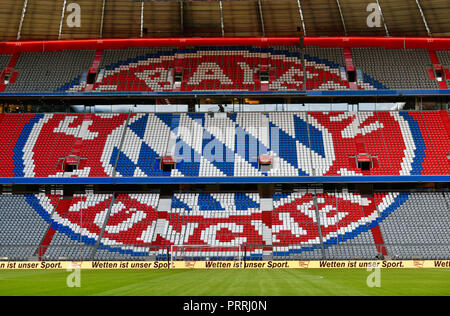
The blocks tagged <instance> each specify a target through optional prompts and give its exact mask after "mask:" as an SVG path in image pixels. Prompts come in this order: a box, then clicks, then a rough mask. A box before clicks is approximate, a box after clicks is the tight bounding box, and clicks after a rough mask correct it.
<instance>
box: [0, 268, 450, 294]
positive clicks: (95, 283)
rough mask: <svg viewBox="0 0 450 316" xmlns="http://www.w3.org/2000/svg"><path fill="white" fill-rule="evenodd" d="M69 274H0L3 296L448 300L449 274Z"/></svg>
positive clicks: (443, 271) (425, 271)
mask: <svg viewBox="0 0 450 316" xmlns="http://www.w3.org/2000/svg"><path fill="white" fill-rule="evenodd" d="M69 274H70V273H69V272H66V271H56V270H53V271H50V270H40V271H39V270H35V271H30V270H29V271H23V270H15V271H0V295H2V296H4V295H162V296H178V295H180V296H204V295H212V296H222V295H223V296H234V295H242V296H279V295H287V296H291V295H296V296H297V295H301V296H303V295H450V269H421V270H417V269H410V270H406V269H405V270H381V284H380V287H379V288H369V287H368V286H367V285H366V279H367V277H368V276H369V274H370V272H367V271H366V270H331V269H330V270H328V269H327V270H322V269H320V270H171V271H168V270H164V271H162V270H149V271H143V270H139V271H137V270H120V271H119V270H102V271H100V270H95V271H93V270H82V271H81V275H80V276H81V278H80V280H81V284H80V285H81V287H80V288H69V287H67V283H66V279H67V277H68V276H69Z"/></svg>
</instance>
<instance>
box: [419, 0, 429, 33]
mask: <svg viewBox="0 0 450 316" xmlns="http://www.w3.org/2000/svg"><path fill="white" fill-rule="evenodd" d="M416 3H417V7H418V8H419V11H420V15H421V16H422V21H423V24H424V25H425V28H426V29H427V33H428V36H429V37H431V36H432V34H431V31H430V28H429V27H428V23H427V19H426V18H425V14H424V13H423V10H422V6H421V5H420V1H419V0H416Z"/></svg>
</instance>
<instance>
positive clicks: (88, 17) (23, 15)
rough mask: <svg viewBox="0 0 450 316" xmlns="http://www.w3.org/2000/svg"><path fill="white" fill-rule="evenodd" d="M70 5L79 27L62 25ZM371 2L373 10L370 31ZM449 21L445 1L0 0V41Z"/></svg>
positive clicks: (377, 32)
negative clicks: (376, 9) (77, 15)
mask: <svg viewBox="0 0 450 316" xmlns="http://www.w3.org/2000/svg"><path fill="white" fill-rule="evenodd" d="M72 3H76V4H78V5H79V8H80V17H81V19H80V26H79V27H78V26H75V27H69V25H68V23H67V20H68V19H71V20H72V22H73V21H75V22H76V20H74V17H75V16H74V15H71V14H75V13H76V12H77V11H76V10H77V8H76V6H73V5H72V6H70V7H69V5H71V4H72ZM371 3H374V4H375V6H377V5H379V7H380V8H381V13H382V14H381V15H380V23H379V24H378V26H376V27H368V26H367V19H368V16H369V15H370V14H371V13H372V11H370V10H369V11H368V6H369V9H370V4H371ZM372 10H374V9H373V8H372ZM449 16H450V2H449V1H448V0H242V1H241V0H222V1H220V0H209V1H208V0H203V1H202V0H197V1H195V0H166V1H161V0H160V1H152V0H144V1H140V0H2V1H0V40H3V41H5V40H8V41H11V40H17V39H20V40H46V39H80V38H138V37H165V38H167V37H217V36H225V37H251V36H263V37H265V36H268V37H274V36H280V37H284V36H297V35H298V30H297V27H299V26H302V25H303V26H304V33H305V34H306V36H387V35H389V36H436V37H445V36H450V19H449V18H448V17H449ZM62 17H63V18H62ZM75 24H76V23H75Z"/></svg>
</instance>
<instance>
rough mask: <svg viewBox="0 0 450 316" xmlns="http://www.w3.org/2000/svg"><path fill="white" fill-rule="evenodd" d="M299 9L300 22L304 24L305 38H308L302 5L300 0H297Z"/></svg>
mask: <svg viewBox="0 0 450 316" xmlns="http://www.w3.org/2000/svg"><path fill="white" fill-rule="evenodd" d="M297 7H298V12H299V14H300V22H301V23H302V29H303V36H305V37H306V27H305V20H304V19H303V10H302V5H301V3H300V0H297Z"/></svg>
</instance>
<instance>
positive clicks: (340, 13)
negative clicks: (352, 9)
mask: <svg viewBox="0 0 450 316" xmlns="http://www.w3.org/2000/svg"><path fill="white" fill-rule="evenodd" d="M336 4H337V6H338V9H339V15H340V16H341V21H342V26H343V27H344V33H345V36H347V35H348V34H347V27H346V26H345V20H344V14H342V8H341V3H340V2H339V0H336Z"/></svg>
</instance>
